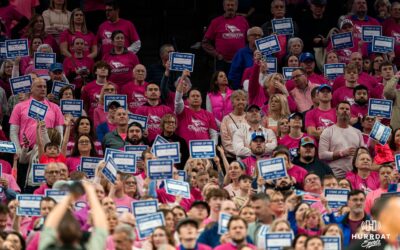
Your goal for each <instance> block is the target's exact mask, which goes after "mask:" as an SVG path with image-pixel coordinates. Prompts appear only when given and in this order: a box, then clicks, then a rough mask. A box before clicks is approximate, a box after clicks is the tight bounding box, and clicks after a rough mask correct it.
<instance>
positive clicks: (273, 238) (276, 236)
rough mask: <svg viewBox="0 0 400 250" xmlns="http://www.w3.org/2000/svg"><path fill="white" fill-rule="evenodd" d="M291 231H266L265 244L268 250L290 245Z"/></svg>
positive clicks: (277, 249) (278, 249) (279, 249)
mask: <svg viewBox="0 0 400 250" xmlns="http://www.w3.org/2000/svg"><path fill="white" fill-rule="evenodd" d="M292 240H293V234H292V233H266V234H265V246H266V249H268V250H281V249H282V248H283V247H290V246H291V245H292Z"/></svg>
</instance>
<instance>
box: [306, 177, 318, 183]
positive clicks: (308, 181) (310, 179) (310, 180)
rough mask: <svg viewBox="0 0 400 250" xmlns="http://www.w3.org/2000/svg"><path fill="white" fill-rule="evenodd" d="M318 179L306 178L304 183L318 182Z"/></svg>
mask: <svg viewBox="0 0 400 250" xmlns="http://www.w3.org/2000/svg"><path fill="white" fill-rule="evenodd" d="M318 179H319V178H318V177H313V178H308V179H306V180H304V183H310V182H313V181H318Z"/></svg>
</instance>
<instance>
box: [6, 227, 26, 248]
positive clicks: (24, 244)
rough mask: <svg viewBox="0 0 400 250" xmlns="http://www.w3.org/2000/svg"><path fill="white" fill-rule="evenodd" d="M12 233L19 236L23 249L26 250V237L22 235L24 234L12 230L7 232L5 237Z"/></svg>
mask: <svg viewBox="0 0 400 250" xmlns="http://www.w3.org/2000/svg"><path fill="white" fill-rule="evenodd" d="M11 234H12V235H15V236H17V237H18V239H19V242H20V243H21V250H25V249H26V242H25V239H24V237H22V235H21V234H20V233H18V232H16V231H11V232H7V235H6V237H5V238H7V236H8V235H11ZM5 238H4V239H5Z"/></svg>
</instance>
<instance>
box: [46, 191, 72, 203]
mask: <svg viewBox="0 0 400 250" xmlns="http://www.w3.org/2000/svg"><path fill="white" fill-rule="evenodd" d="M44 194H45V196H46V197H51V198H53V199H54V200H55V201H57V203H59V202H60V201H62V199H63V198H64V197H65V196H66V195H67V194H68V192H67V191H62V190H56V189H47V190H45V191H44Z"/></svg>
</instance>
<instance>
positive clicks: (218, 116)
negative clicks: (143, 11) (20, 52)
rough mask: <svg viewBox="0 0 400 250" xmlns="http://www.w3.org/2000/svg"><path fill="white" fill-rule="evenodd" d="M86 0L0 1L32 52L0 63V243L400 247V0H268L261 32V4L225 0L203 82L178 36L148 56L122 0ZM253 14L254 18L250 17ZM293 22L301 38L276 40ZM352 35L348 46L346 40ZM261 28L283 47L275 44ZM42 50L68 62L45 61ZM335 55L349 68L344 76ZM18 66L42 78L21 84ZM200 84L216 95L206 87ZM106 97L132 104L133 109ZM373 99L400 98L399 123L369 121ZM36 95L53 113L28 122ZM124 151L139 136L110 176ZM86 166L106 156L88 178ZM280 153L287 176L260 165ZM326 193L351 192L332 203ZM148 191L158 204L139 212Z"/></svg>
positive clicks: (7, 36) (396, 104)
mask: <svg viewBox="0 0 400 250" xmlns="http://www.w3.org/2000/svg"><path fill="white" fill-rule="evenodd" d="M82 2H83V4H82V7H83V9H79V8H77V9H73V10H69V9H67V0H50V1H49V6H48V9H47V10H45V11H43V13H34V12H32V11H31V10H32V9H34V8H35V7H36V6H37V5H38V4H39V1H38V0H32V1H8V0H0V18H1V23H0V30H1V37H0V40H1V41H5V40H12V39H27V41H28V46H29V55H28V56H22V57H21V56H16V57H13V58H4V57H3V58H2V59H1V67H0V105H1V108H0V122H1V123H2V124H3V127H2V128H1V129H0V152H1V153H0V166H1V173H0V197H1V199H2V203H1V204H0V249H12V250H25V249H30V250H34V249H40V250H42V249H43V250H44V249H107V250H113V249H117V250H128V249H145V250H148V249H149V250H150V249H181V250H184V249H197V250H202V249H205V250H207V249H218V250H225V249H238V250H239V249H294V250H314V249H316V250H323V249H324V246H325V247H326V248H325V249H328V247H327V244H329V243H328V242H327V241H326V239H328V238H329V237H331V238H338V239H339V243H338V244H337V246H336V248H335V247H334V248H329V249H364V248H366V249H367V248H369V249H388V248H385V247H392V248H391V249H397V248H396V247H398V236H399V233H400V227H399V225H400V224H399V223H398V221H399V219H400V218H399V215H398V214H396V211H398V209H399V207H400V201H399V200H398V199H399V198H396V195H397V194H398V193H397V192H400V186H399V187H398V183H399V178H400V175H399V169H400V166H399V163H397V161H398V159H397V158H396V155H398V154H400V84H399V79H400V74H398V73H397V68H398V67H399V66H400V2H399V1H396V0H394V1H389V0H376V1H375V3H374V7H375V10H374V11H375V13H376V15H374V16H370V15H368V13H369V12H368V5H367V1H366V0H349V1H348V2H349V3H348V5H349V6H350V7H351V9H350V10H349V12H348V13H335V15H336V16H334V17H332V16H331V15H329V16H327V15H326V13H327V12H328V10H327V0H308V1H306V2H307V3H306V5H307V6H308V10H307V11H305V12H302V14H301V15H300V16H301V18H295V17H292V16H288V15H287V12H286V10H285V9H286V4H287V2H290V4H292V5H293V4H295V3H296V2H301V3H302V4H303V2H304V1H284V0H272V1H265V4H268V5H270V9H271V19H269V20H266V22H265V23H263V24H262V23H260V24H252V25H254V26H250V25H249V23H250V22H249V21H248V17H249V16H250V15H251V13H252V12H253V11H254V8H252V7H251V4H250V3H251V2H252V1H244V0H223V1H221V4H222V5H223V9H224V13H223V14H222V15H220V16H218V17H216V18H214V19H213V20H212V21H211V22H210V23H209V24H208V25H207V28H206V30H205V33H204V37H203V40H202V41H201V46H199V49H202V50H204V51H205V53H206V54H207V55H208V56H209V57H210V58H211V60H214V62H215V63H214V68H213V70H214V73H213V75H212V77H211V79H204V77H203V78H201V81H202V82H201V83H195V82H192V81H193V80H192V81H191V72H190V71H189V70H188V69H184V70H182V71H176V70H172V67H171V65H172V64H173V62H171V61H170V59H171V57H170V53H171V52H177V51H175V49H176V48H174V46H173V45H171V44H162V45H161V44H160V50H159V56H160V60H159V62H157V63H154V64H151V65H147V66H145V65H143V64H141V63H140V58H139V57H138V56H137V55H136V53H137V52H138V51H140V49H141V45H142V41H141V40H140V37H139V34H138V32H137V30H136V28H135V26H134V24H133V23H132V22H131V21H129V20H127V19H124V18H121V17H120V15H119V11H120V5H119V2H118V1H116V0H106V1H105V2H103V0H85V1H82ZM243 6H247V7H248V8H247V9H248V12H246V13H241V12H238V7H241V8H242V9H243ZM104 14H105V16H106V18H107V20H106V21H104V22H103V23H101V24H99V25H98V26H96V25H95V24H94V23H93V22H95V21H96V20H98V18H97V19H96V15H97V17H98V15H104ZM331 14H332V13H331ZM268 15H269V13H268ZM266 16H267V14H266ZM88 17H93V20H91V19H89V18H88ZM289 18H291V19H289ZM280 21H282V22H284V24H291V25H290V27H291V28H290V27H289V28H290V29H291V31H292V32H291V34H287V33H284V34H282V33H280V31H279V29H278V26H277V23H278V24H279V22H280ZM255 25H258V26H255ZM93 27H94V28H93ZM285 27H286V26H285ZM366 27H369V28H370V27H375V28H374V31H379V32H380V33H379V34H378V35H379V36H384V37H386V38H393V47H392V50H390V49H389V50H386V51H381V52H380V53H378V52H376V49H374V48H373V47H375V44H373V43H374V42H373V41H371V40H368V39H366V38H365V37H366V35H365V34H366V33H365V29H367V28H366ZM376 27H378V28H376ZM342 33H343V34H350V36H351V43H352V44H351V45H350V46H347V47H344V48H342V47H337V46H336V45H335V43H334V42H333V37H334V36H335V35H336V34H342ZM373 36H374V37H375V36H377V35H373ZM265 37H275V38H276V42H277V45H279V46H278V47H279V51H277V52H276V51H275V52H274V53H272V54H271V53H269V54H265V51H263V49H262V48H261V47H260V44H259V41H262V40H260V39H262V38H265ZM374 39H375V38H374ZM0 45H1V44H0ZM37 52H41V53H49V54H52V53H55V54H56V55H57V62H54V63H51V64H50V65H49V67H48V68H47V69H43V68H36V67H35V66H36V63H35V53H37ZM178 52H187V51H178ZM1 54H3V51H2V52H1ZM327 65H336V67H339V66H340V67H342V70H343V71H342V72H336V73H337V75H334V76H333V77H332V76H331V75H329V74H327V71H326V68H327V67H326V66H327ZM337 65H339V66H337ZM341 65H343V66H341ZM340 67H339V68H340ZM194 70H196V67H195V68H194ZM288 70H289V71H288ZM288 72H289V73H288ZM20 76H30V79H31V80H32V81H31V84H30V86H29V88H27V89H26V90H25V91H18V93H15V86H14V85H13V84H14V83H13V80H12V79H13V78H17V77H20ZM60 82H61V83H62V87H61V88H58V87H57V86H60ZM205 82H210V87H209V89H208V91H207V93H203V92H202V91H200V90H199V89H197V88H196V87H195V86H198V85H199V84H205ZM57 88H58V90H56V89H57ZM107 96H126V105H122V104H121V102H118V101H106V99H107ZM204 97H205V100H204V99H203V98H204ZM371 99H378V101H379V100H380V101H385V100H391V101H392V102H391V107H390V108H391V114H390V116H389V117H382V116H380V115H371V114H372V113H371V112H370V111H371V109H372V108H371V105H369V102H370V100H371ZM68 100H82V103H83V108H82V110H81V113H80V114H81V115H80V116H79V117H77V116H73V115H72V114H71V113H68V112H65V111H64V112H63V109H62V103H63V102H65V101H68ZM37 102H38V103H41V104H43V106H44V107H46V109H47V111H46V112H45V114H44V117H43V119H38V117H37V118H36V119H35V118H33V117H32V115H31V108H32V107H31V106H32V103H37ZM135 115H136V116H135ZM132 117H145V118H147V120H146V122H145V123H142V122H139V121H138V120H135V119H134V118H132ZM132 119H133V120H134V121H132ZM377 124H379V126H381V128H385V129H387V128H390V129H391V135H390V136H389V138H388V139H387V140H384V141H381V140H379V139H377V137H376V134H377V133H378V132H379V131H378V132H376V131H375V132H373V128H374V127H376V125H377ZM373 133H374V135H372V134H373ZM380 133H381V134H382V131H380ZM196 140H203V141H207V142H213V144H212V145H214V146H215V147H214V148H213V151H214V153H215V157H204V158H203V157H197V156H195V155H194V153H193V148H192V144H191V142H192V141H196ZM160 141H161V142H160ZM8 142H12V143H11V145H12V146H13V147H15V153H10V152H9V151H7V150H6V149H7V148H6V146H7V145H10V144H7V143H8ZM170 143H171V144H173V143H178V145H179V147H178V150H179V152H178V155H179V156H178V158H179V160H176V159H174V161H172V162H171V161H168V162H170V164H172V165H171V166H169V167H170V170H171V171H170V172H171V173H170V174H171V175H165V176H167V177H165V178H164V177H163V176H161V178H159V177H157V178H156V177H154V175H153V174H152V173H149V171H150V170H149V169H150V168H149V166H150V162H154V160H157V159H165V158H163V157H162V155H160V154H157V153H156V151H155V145H159V144H170ZM129 146H143V147H141V150H140V152H138V154H137V155H136V157H135V163H134V164H133V165H134V169H135V171H134V173H132V172H129V171H128V172H127V171H126V170H125V168H124V169H122V168H121V169H118V168H117V169H116V170H118V171H116V172H115V173H114V175H115V176H114V179H113V178H111V177H110V176H113V173H112V171H111V172H107V171H106V170H107V169H109V164H113V160H110V158H111V159H112V158H113V155H114V154H111V153H110V152H112V151H113V150H114V152H115V151H116V152H121V151H125V150H126V152H128V153H129V150H128V148H129ZM103 158H104V159H103ZM83 159H93V160H96V161H95V167H94V168H93V169H92V171H91V172H90V171H87V169H84V167H83ZM271 159H277V160H279V161H281V162H282V166H283V168H284V173H285V174H284V175H283V176H281V175H279V176H277V177H276V178H275V177H271V178H269V177H268V178H267V175H265V174H264V172H265V171H267V172H268V169H271V168H275V167H276V165H273V161H268V160H271ZM174 162H176V163H174ZM268 162H270V165H268V164H267V163H268ZM271 162H272V163H271ZM264 163H265V164H267V165H263V164H264ZM117 165H118V164H117ZM128 167H129V166H128ZM167 169H168V166H163V168H162V169H160V170H159V172H168V170H167ZM269 171H272V170H269ZM171 176H172V177H171ZM171 179H172V180H175V181H178V182H177V183H181V184H182V185H184V184H185V183H186V184H188V186H189V190H188V195H183V193H182V194H180V193H177V194H173V193H171V192H170V191H169V188H168V187H169V186H168V185H169V184H168V181H170V180H171ZM327 190H334V191H335V190H336V191H337V192H344V194H345V195H344V196H343V195H342V196H341V197H342V198H340V199H339V198H337V200H335V199H334V198H333V200H332V197H331V198H329V197H328V196H327V194H328V193H327V192H326V191H327ZM49 191H60V192H61V191H62V192H61V193H62V195H59V196H52V195H50V194H51V192H49ZM32 194H33V195H36V196H29V195H32ZM24 195H28V196H26V197H38V196H39V197H40V200H39V201H38V202H39V203H38V204H37V206H38V211H39V210H40V214H35V215H34V216H31V215H30V214H29V213H26V212H23V211H25V210H23V209H22V208H23V207H25V208H26V207H31V208H33V207H35V205H34V204H33V203H34V202H33V200H32V201H30V200H23V199H20V198H21V197H24ZM343 197H345V198H344V199H343ZM29 199H31V198H29ZM32 199H33V198H32ZM140 201H146V202H149V203H146V204H156V209H155V210H154V211H150V210H152V209H150V205H148V206H149V207H148V208H149V209H147V210H145V211H144V213H142V214H139V212H137V211H136V210H135V209H134V205H133V204H135V203H137V202H140ZM335 201H337V202H339V203H340V202H341V203H340V204H339V205H338V206H333V205H332V204H334V203H332V202H335ZM152 202H155V203H152ZM141 204H145V203H141ZM39 208H40V209H39ZM143 216H148V217H146V218H149V221H145V220H143V218H145V217H143ZM151 216H154V218H156V216H161V217H157V218H162V220H161V222H160V223H158V222H157V219H153V220H152V219H151V218H152V217H151ZM224 219H226V220H225V222H223V221H224ZM371 225H375V226H372V227H371ZM377 225H379V226H377ZM274 235H275V236H276V237H278V238H273V236H274ZM285 235H286V236H287V235H289V236H290V237H289V241H285V240H284V239H283V238H282V237H284V236H285ZM370 235H372V236H370ZM376 235H378V236H379V235H380V236H382V235H384V236H385V235H387V237H383V238H382V237H378V239H377V238H374V236H375V237H376ZM286 236H285V237H286ZM364 236H367V242H365V239H366V238H365V237H364ZM369 236H370V237H369ZM270 237H272V238H270ZM368 237H369V238H368ZM371 237H372V238H371ZM277 239H278V240H277ZM368 239H369V240H371V239H373V240H374V239H375V241H374V243H371V242H368ZM368 243H369V244H368Z"/></svg>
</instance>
